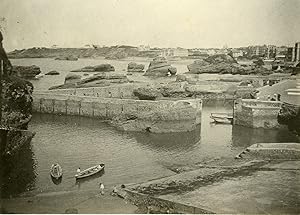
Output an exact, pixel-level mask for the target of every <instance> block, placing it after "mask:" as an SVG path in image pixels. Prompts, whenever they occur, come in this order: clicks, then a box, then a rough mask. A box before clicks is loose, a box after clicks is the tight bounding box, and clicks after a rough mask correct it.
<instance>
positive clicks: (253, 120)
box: [233, 99, 282, 129]
mask: <svg viewBox="0 0 300 215" xmlns="http://www.w3.org/2000/svg"><path fill="white" fill-rule="evenodd" d="M281 104H282V103H281V102H278V101H259V100H255V99H241V100H237V101H236V103H235V107H234V119H233V123H234V124H235V125H242V126H246V127H250V128H268V129H273V128H280V127H281V125H280V124H279V123H278V122H277V115H278V113H279V111H280V108H281Z"/></svg>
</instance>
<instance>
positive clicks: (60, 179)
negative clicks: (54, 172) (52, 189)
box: [50, 176, 63, 185]
mask: <svg viewBox="0 0 300 215" xmlns="http://www.w3.org/2000/svg"><path fill="white" fill-rule="evenodd" d="M50 177H51V180H52V182H53V184H55V185H59V184H60V183H61V181H62V178H63V177H60V178H53V177H52V176H50Z"/></svg>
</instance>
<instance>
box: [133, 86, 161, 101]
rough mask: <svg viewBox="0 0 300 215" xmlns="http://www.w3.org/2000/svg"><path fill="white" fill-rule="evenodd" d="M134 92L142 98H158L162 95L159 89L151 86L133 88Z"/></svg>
mask: <svg viewBox="0 0 300 215" xmlns="http://www.w3.org/2000/svg"><path fill="white" fill-rule="evenodd" d="M133 94H134V95H135V96H136V97H138V98H139V99H140V100H156V98H158V97H161V96H162V95H161V93H160V92H159V91H158V90H157V89H155V88H151V87H139V88H137V89H134V90H133Z"/></svg>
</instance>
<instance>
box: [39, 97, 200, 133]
mask: <svg viewBox="0 0 300 215" xmlns="http://www.w3.org/2000/svg"><path fill="white" fill-rule="evenodd" d="M66 92H70V91H66ZM89 92H90V93H91V92H92V91H89ZM81 93H82V91H81ZM201 111H202V101H201V100H200V99H191V100H176V101H169V100H159V101H144V100H134V99H116V98H103V97H102V98H99V97H94V96H78V95H67V93H66V94H53V93H34V95H33V112H38V113H51V114H63V115H77V116H87V117H94V118H99V119H104V120H110V121H111V123H112V124H113V125H116V126H117V127H119V128H121V129H123V130H129V131H145V130H146V131H149V132H154V133H165V132H185V131H192V130H194V129H196V128H197V125H199V124H200V123H201Z"/></svg>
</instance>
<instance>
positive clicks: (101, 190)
mask: <svg viewBox="0 0 300 215" xmlns="http://www.w3.org/2000/svg"><path fill="white" fill-rule="evenodd" d="M99 188H100V194H101V195H104V184H103V183H101V182H100V184H99Z"/></svg>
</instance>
